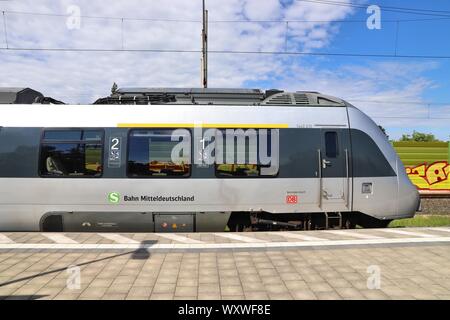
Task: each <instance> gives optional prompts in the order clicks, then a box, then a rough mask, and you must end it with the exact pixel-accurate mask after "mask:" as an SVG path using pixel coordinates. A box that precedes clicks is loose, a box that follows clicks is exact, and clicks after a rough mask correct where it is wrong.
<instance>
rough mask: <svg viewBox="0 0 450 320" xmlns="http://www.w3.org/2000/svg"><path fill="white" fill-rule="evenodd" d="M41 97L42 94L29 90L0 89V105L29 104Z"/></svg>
mask: <svg viewBox="0 0 450 320" xmlns="http://www.w3.org/2000/svg"><path fill="white" fill-rule="evenodd" d="M42 97H44V96H43V94H42V93H40V92H39V91H36V90H33V89H30V88H16V87H3V88H0V103H2V104H18V103H20V104H29V103H33V102H35V101H36V99H38V98H42Z"/></svg>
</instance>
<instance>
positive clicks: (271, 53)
mask: <svg viewBox="0 0 450 320" xmlns="http://www.w3.org/2000/svg"><path fill="white" fill-rule="evenodd" d="M0 50H6V51H49V52H52V51H53V52H149V53H201V52H202V50H199V49H193V50H179V49H101V48H12V47H9V48H7V47H0ZM208 53H213V54H260V55H286V56H289V55H305V56H332V57H362V58H364V57H367V58H404V59H450V55H405V54H402V55H395V54H374V53H345V52H342V53H341V52H307V51H243V50H208Z"/></svg>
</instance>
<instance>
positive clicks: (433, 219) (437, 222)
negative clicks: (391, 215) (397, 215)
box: [389, 215, 450, 228]
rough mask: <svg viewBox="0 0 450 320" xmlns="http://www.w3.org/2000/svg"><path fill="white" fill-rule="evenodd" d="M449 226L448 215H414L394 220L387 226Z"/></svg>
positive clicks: (449, 216)
mask: <svg viewBox="0 0 450 320" xmlns="http://www.w3.org/2000/svg"><path fill="white" fill-rule="evenodd" d="M441 226H450V215H445V216H444V215H442V216H441V215H416V216H415V217H414V218H410V219H400V220H394V221H392V222H391V223H390V224H389V228H398V227H441Z"/></svg>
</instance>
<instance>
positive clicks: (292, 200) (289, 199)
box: [286, 194, 298, 204]
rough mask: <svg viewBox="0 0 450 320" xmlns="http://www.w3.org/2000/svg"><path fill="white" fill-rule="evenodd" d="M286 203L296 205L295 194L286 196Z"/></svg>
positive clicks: (296, 197) (296, 198)
mask: <svg viewBox="0 0 450 320" xmlns="http://www.w3.org/2000/svg"><path fill="white" fill-rule="evenodd" d="M286 203H287V204H296V203H298V196H297V195H295V194H288V195H287V196H286Z"/></svg>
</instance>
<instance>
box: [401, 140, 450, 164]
mask: <svg viewBox="0 0 450 320" xmlns="http://www.w3.org/2000/svg"><path fill="white" fill-rule="evenodd" d="M392 145H393V147H394V149H395V151H396V152H397V154H398V156H399V157H400V159H401V160H402V162H403V164H404V165H405V166H415V165H418V164H422V163H424V162H426V163H428V164H431V163H433V162H436V161H449V143H448V142H414V141H396V142H393V143H392Z"/></svg>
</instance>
